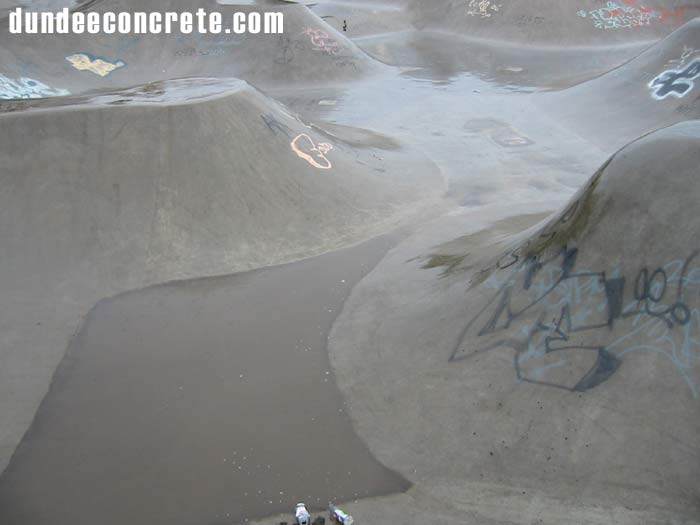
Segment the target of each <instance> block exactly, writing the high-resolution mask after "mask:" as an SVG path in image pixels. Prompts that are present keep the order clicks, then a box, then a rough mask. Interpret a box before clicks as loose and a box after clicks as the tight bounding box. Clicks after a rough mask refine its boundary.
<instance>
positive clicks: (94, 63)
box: [66, 53, 126, 77]
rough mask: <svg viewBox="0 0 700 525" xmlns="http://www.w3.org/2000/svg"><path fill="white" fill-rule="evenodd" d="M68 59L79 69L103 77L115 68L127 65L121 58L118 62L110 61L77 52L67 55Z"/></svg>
mask: <svg viewBox="0 0 700 525" xmlns="http://www.w3.org/2000/svg"><path fill="white" fill-rule="evenodd" d="M66 60H67V61H68V62H70V63H71V65H72V66H73V67H74V68H75V69H77V70H79V71H90V72H92V73H95V74H96V75H99V76H101V77H106V76H107V75H109V74H110V73H112V72H113V71H114V70H116V69H119V68H122V67H124V66H126V63H124V62H123V61H121V60H118V61H117V62H109V61H107V60H104V59H102V58H91V57H90V56H88V55H86V54H85V53H77V54H75V55H71V56H68V57H66Z"/></svg>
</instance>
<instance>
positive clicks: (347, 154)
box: [0, 79, 443, 466]
mask: <svg viewBox="0 0 700 525" xmlns="http://www.w3.org/2000/svg"><path fill="white" fill-rule="evenodd" d="M18 104H19V105H20V106H21V107H20V106H18V107H16V108H15V111H9V112H6V113H4V114H2V116H0V137H1V138H0V159H2V170H1V171H0V187H1V188H2V190H1V191H0V201H1V205H0V225H1V226H0V244H1V245H2V246H3V247H4V248H3V254H4V255H3V264H2V271H1V272H0V290H2V293H1V294H0V295H2V297H3V299H2V300H3V301H7V302H6V303H5V304H6V305H8V311H7V312H6V314H5V315H4V316H3V319H2V321H1V322H0V325H1V328H2V334H3V337H2V340H1V343H2V356H3V359H4V362H5V363H8V366H3V367H0V392H1V393H0V400H1V401H0V418H1V419H0V428H2V429H3V434H2V444H3V448H2V451H1V452H2V453H1V454H0V465H3V466H4V464H5V463H6V461H7V460H9V457H10V455H11V454H12V451H13V449H14V446H15V445H16V444H17V443H18V442H19V440H20V439H21V436H22V434H23V433H24V431H25V429H26V427H27V426H28V425H29V423H30V421H31V419H32V417H33V414H34V412H35V409H36V407H37V406H38V405H39V402H40V401H41V399H42V397H43V396H44V394H45V393H46V389H47V388H48V385H49V381H50V378H51V375H52V373H53V370H54V369H55V367H56V365H57V364H58V362H59V361H60V359H61V358H62V356H63V354H64V352H65V349H66V345H67V343H68V341H69V340H70V338H71V335H72V334H73V332H74V330H75V329H76V327H77V326H78V325H79V323H80V320H81V318H82V317H83V316H84V315H85V314H86V313H87V311H88V310H89V309H90V308H91V307H92V305H94V304H95V303H96V302H97V301H98V300H100V299H102V298H104V297H107V296H110V295H114V294H116V293H120V292H122V291H125V290H130V289H136V288H141V287H143V286H147V285H149V284H155V283H162V282H166V281H170V280H174V279H183V278H188V277H195V276H197V277H199V276H206V275H215V274H223V273H231V272H235V271H240V270H245V269H249V268H257V267H261V266H268V265H271V264H276V263H280V262H284V261H290V260H294V259H299V258H302V257H305V256H309V255H313V254H318V253H321V252H325V251H328V250H331V249H333V248H337V247H339V246H343V245H347V244H350V243H353V242H357V241H359V240H361V239H365V238H368V237H371V236H372V235H375V234H377V233H382V232H384V231H386V230H387V229H391V228H392V227H394V226H396V225H397V224H399V223H400V222H401V221H402V220H404V219H406V218H407V217H408V216H409V215H411V214H414V213H417V212H420V210H421V209H423V208H424V206H425V205H427V204H428V203H429V202H435V200H436V199H437V198H438V196H439V194H440V193H441V191H442V190H441V188H442V187H443V180H442V175H441V173H440V171H439V170H438V169H437V168H436V167H435V165H434V164H433V163H432V162H430V161H428V160H427V159H426V158H424V157H422V156H421V155H419V154H417V153H415V152H414V153H409V152H408V150H407V149H405V148H403V147H402V146H401V145H400V144H399V143H397V142H395V141H393V140H392V139H389V138H387V137H384V136H382V135H379V134H377V133H373V132H368V131H365V130H359V129H348V128H344V127H342V126H333V127H332V129H331V131H330V132H325V131H324V130H323V129H321V128H320V127H316V126H310V125H307V124H305V123H303V122H302V121H300V120H299V119H298V118H297V117H295V116H293V115H291V114H290V113H288V112H287V111H286V110H285V109H284V108H283V107H282V106H281V105H280V104H278V103H276V102H274V101H272V100H270V99H268V98H266V97H265V96H264V95H262V94H261V93H259V92H258V91H256V90H255V89H253V88H251V87H250V86H249V85H248V84H246V83H245V82H242V81H237V80H215V79H209V80H207V79H190V80H182V81H171V82H165V83H160V84H149V85H147V86H145V87H142V88H138V89H134V90H128V91H120V92H117V93H113V94H106V95H100V96H96V97H90V98H84V99H70V98H56V99H46V100H43V101H21V102H19V103H18ZM22 104H25V106H22ZM26 104H30V105H31V104H37V106H36V107H34V106H32V107H26ZM63 104H67V105H65V106H64V105H63ZM344 137H347V140H345V139H344ZM27 144H32V147H30V148H27V147H25V146H26V145H27ZM408 166H411V168H412V169H411V170H409V169H408ZM96 175H99V176H96ZM10 304H11V305H12V308H9V305H10ZM30 356H32V357H30ZM37 363H40V366H37ZM10 364H11V365H12V366H9V365H10Z"/></svg>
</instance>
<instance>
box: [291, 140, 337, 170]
mask: <svg viewBox="0 0 700 525" xmlns="http://www.w3.org/2000/svg"><path fill="white" fill-rule="evenodd" d="M290 146H291V148H292V151H293V152H294V153H296V154H297V156H298V157H299V158H300V159H304V160H305V161H306V162H308V163H309V164H311V165H312V166H313V167H314V168H318V169H320V170H329V169H331V168H332V167H333V164H331V161H330V160H328V158H327V157H326V155H327V154H328V153H329V152H330V151H331V150H332V149H333V146H332V145H331V144H329V143H327V142H319V143H318V144H316V143H315V142H314V141H313V139H312V138H311V137H309V136H308V135H307V134H306V133H302V134H301V135H297V136H296V137H295V138H294V140H292V142H291V144H290Z"/></svg>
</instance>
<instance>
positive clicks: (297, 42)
mask: <svg viewBox="0 0 700 525" xmlns="http://www.w3.org/2000/svg"><path fill="white" fill-rule="evenodd" d="M200 7H201V8H204V9H206V10H207V11H212V10H217V11H220V12H221V13H222V14H223V16H224V17H225V20H230V17H231V16H232V15H233V13H234V12H236V11H243V12H250V11H253V10H254V11H256V12H261V13H267V12H275V13H277V12H279V13H283V14H284V34H280V35H266V34H262V33H260V34H249V33H246V34H243V35H236V34H223V35H210V34H192V35H166V34H162V35H140V34H130V35H119V34H115V35H107V34H104V33H101V34H98V35H73V34H71V35H13V34H10V33H9V31H8V28H7V27H6V24H3V28H2V31H1V32H0V99H2V98H39V97H47V96H56V95H65V94H66V93H70V94H82V93H85V92H88V91H93V90H99V89H109V88H112V89H113V88H125V87H131V86H136V85H140V84H145V83H148V82H153V81H158V80H168V79H174V78H185V77H216V78H228V77H234V78H240V79H243V80H246V81H248V82H250V83H253V84H255V85H256V86H260V87H265V86H274V87H279V85H280V84H282V85H286V86H307V85H315V86H317V85H323V84H334V83H347V82H348V81H351V80H355V79H358V78H361V77H363V76H366V75H368V74H370V73H372V72H376V71H377V70H378V69H379V68H380V65H379V64H377V63H376V62H374V61H373V60H372V59H370V58H369V57H368V56H367V55H366V54H365V53H364V52H363V51H361V50H360V49H359V48H358V47H357V46H356V45H355V44H353V43H352V42H351V41H350V40H348V39H347V38H345V37H344V36H343V35H342V34H340V33H338V32H337V31H335V30H334V29H333V28H332V27H330V26H328V25H327V24H326V23H325V22H323V20H321V19H320V18H318V17H317V16H316V15H314V14H313V13H312V12H311V11H309V10H308V9H307V8H306V7H304V6H298V5H281V6H263V5H260V6H251V5H246V6H244V5H221V4H217V3H214V2H211V1H204V0H199V1H197V2H194V3H193V2H189V1H186V0H168V1H163V2H159V4H158V10H159V11H161V12H166V11H173V12H184V11H188V12H195V11H197V9H199V8H200ZM82 10H84V11H96V12H104V11H114V12H141V11H144V5H143V2H139V1H135V0H113V1H101V2H95V3H91V4H89V5H87V6H85V7H83V8H82Z"/></svg>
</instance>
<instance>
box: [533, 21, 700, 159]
mask: <svg viewBox="0 0 700 525" xmlns="http://www.w3.org/2000/svg"><path fill="white" fill-rule="evenodd" d="M540 106H541V107H542V108H544V109H545V110H546V111H547V112H549V113H550V114H552V115H554V114H556V115H557V118H558V119H561V120H562V122H564V123H565V124H566V125H567V126H569V127H572V128H576V129H577V130H580V133H582V134H584V135H586V136H588V137H590V138H591V140H594V141H597V142H598V143H600V144H603V145H607V148H613V149H618V148H619V147H621V146H622V145H623V144H625V143H627V142H629V141H630V140H633V139H634V138H636V137H639V136H640V135H643V134H645V133H649V132H651V131H654V130H656V129H659V128H662V127H665V126H669V125H671V124H674V123H676V122H679V121H682V120H690V119H697V118H700V18H696V19H694V20H692V21H690V22H688V23H687V24H685V25H684V26H683V27H681V28H680V29H678V30H677V31H675V32H673V33H672V34H671V35H669V36H668V37H666V38H665V39H664V40H662V41H661V42H659V43H657V44H655V45H654V46H652V47H651V48H649V49H648V50H646V51H645V52H644V53H642V54H641V55H639V56H638V57H636V58H635V59H633V60H631V61H629V62H628V63H626V64H624V65H623V66H621V67H619V68H617V69H615V70H613V71H611V72H609V73H606V74H605V75H602V76H600V77H598V78H596V79H594V80H591V81H589V82H586V83H584V84H581V85H579V86H576V87H574V88H571V89H569V90H566V91H562V92H560V93H553V94H549V95H548V96H546V97H543V98H542V99H541V101H540Z"/></svg>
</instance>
